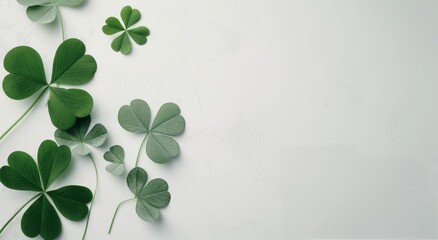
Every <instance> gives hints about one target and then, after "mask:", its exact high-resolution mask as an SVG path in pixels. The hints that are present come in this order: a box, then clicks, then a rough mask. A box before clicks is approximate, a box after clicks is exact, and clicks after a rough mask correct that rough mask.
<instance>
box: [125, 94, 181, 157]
mask: <svg viewBox="0 0 438 240" xmlns="http://www.w3.org/2000/svg"><path fill="white" fill-rule="evenodd" d="M180 114H181V110H180V108H179V107H178V105H176V104H175V103H166V104H164V105H162V106H161V107H160V109H159V110H158V113H157V116H155V119H154V121H153V122H152V125H151V126H149V125H150V120H151V110H150V108H149V105H148V104H147V103H146V102H145V101H143V100H140V99H135V100H133V101H131V104H130V105H129V106H128V105H125V106H123V107H122V108H120V110H119V114H118V119H119V123H120V125H121V126H122V127H123V128H124V129H126V130H127V131H130V132H136V133H145V134H146V136H145V138H144V140H146V139H147V143H146V153H147V155H148V156H149V158H150V159H151V160H152V161H154V162H156V163H167V162H168V161H169V160H171V159H173V158H175V157H177V156H178V155H179V153H180V149H179V145H178V143H177V142H176V141H175V140H174V139H173V138H172V137H170V136H178V135H180V134H182V133H183V132H184V129H185V120H184V118H183V117H182V116H181V115H180ZM144 140H143V142H144Z"/></svg>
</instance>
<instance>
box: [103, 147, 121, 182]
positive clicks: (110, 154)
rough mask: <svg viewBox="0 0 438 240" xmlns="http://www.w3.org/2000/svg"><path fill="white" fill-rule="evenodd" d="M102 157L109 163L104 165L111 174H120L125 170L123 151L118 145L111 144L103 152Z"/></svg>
mask: <svg viewBox="0 0 438 240" xmlns="http://www.w3.org/2000/svg"><path fill="white" fill-rule="evenodd" d="M103 158H104V159H105V160H107V161H108V162H110V163H111V164H110V165H108V166H106V168H105V169H106V170H107V171H108V172H110V173H111V174H113V175H121V174H122V173H123V172H124V171H125V166H124V162H125V151H124V150H123V148H122V147H121V146H119V145H115V146H112V147H111V148H110V150H109V151H107V152H105V154H104V155H103Z"/></svg>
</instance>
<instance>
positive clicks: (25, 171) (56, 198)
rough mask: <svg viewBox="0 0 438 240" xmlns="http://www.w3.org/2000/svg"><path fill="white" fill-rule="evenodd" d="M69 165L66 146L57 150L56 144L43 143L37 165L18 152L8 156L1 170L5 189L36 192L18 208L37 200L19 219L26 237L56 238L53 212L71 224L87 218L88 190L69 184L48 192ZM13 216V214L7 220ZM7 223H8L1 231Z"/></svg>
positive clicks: (58, 223)
mask: <svg viewBox="0 0 438 240" xmlns="http://www.w3.org/2000/svg"><path fill="white" fill-rule="evenodd" d="M70 162H71V152H70V149H69V148H68V147H67V146H59V147H58V145H57V144H56V143H55V142H53V141H51V140H46V141H44V142H42V143H41V145H40V147H39V149H38V161H37V162H35V160H34V159H33V158H32V157H31V156H30V155H29V154H27V153H25V152H20V151H17V152H13V153H11V154H10V155H9V157H8V165H7V166H3V167H2V168H0V182H1V183H2V184H3V185H4V186H6V187H7V188H10V189H14V190H23V191H32V192H36V193H37V194H36V195H35V196H34V197H33V198H31V199H30V200H29V201H28V202H27V203H26V204H25V205H24V206H23V207H22V208H20V209H19V211H21V209H23V208H24V207H25V206H26V205H27V204H29V203H31V202H32V201H33V200H35V199H36V200H35V201H34V202H33V203H32V204H31V206H30V207H29V208H28V209H27V210H26V211H25V213H24V214H23V217H22V219H21V229H22V232H23V233H24V234H25V235H26V236H28V237H30V238H34V237H36V236H38V235H41V237H42V238H43V239H55V238H57V237H58V236H59V235H60V233H61V230H62V224H61V220H60V218H59V215H58V213H57V211H56V209H57V210H58V211H59V212H60V213H61V214H62V215H63V216H64V217H65V218H67V219H69V220H72V221H80V220H82V219H84V218H85V217H86V216H87V214H88V207H87V203H89V202H90V201H91V199H92V193H91V191H90V190H89V189H88V188H86V187H82V186H75V185H71V186H65V187H61V188H59V189H56V190H49V188H50V186H51V185H52V184H53V183H54V182H55V181H56V180H57V179H58V178H59V177H60V176H61V175H62V174H64V173H65V171H66V169H67V168H68V166H69V164H70ZM53 204H54V206H53ZM55 207H56V209H55ZM17 213H18V212H17ZM15 216H16V214H15V215H14V216H13V217H12V218H11V219H10V220H12V219H13V218H14V217H15ZM9 223H10V221H8V222H7V223H6V225H5V226H4V227H3V228H2V230H3V229H4V228H5V227H6V226H7V225H8V224H9ZM0 233H1V232H0Z"/></svg>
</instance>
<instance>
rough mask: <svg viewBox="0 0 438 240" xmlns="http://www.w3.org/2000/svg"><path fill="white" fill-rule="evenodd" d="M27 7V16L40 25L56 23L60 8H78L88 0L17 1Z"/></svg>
mask: <svg viewBox="0 0 438 240" xmlns="http://www.w3.org/2000/svg"><path fill="white" fill-rule="evenodd" d="M17 1H18V3H20V4H21V5H24V6H26V7H27V9H26V14H27V16H28V17H29V19H30V20H32V21H33V22H36V23H39V24H47V23H51V22H53V21H55V19H56V17H57V15H58V14H59V6H67V7H78V6H81V5H82V4H84V3H85V1H86V0H17Z"/></svg>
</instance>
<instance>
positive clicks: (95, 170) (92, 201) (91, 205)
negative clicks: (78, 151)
mask: <svg viewBox="0 0 438 240" xmlns="http://www.w3.org/2000/svg"><path fill="white" fill-rule="evenodd" d="M88 156H89V157H90V159H91V162H92V163H93V166H94V172H95V175H96V186H95V188H94V193H93V198H92V199H91V203H90V211H88V216H87V223H86V224H85V230H84V234H83V235H82V240H84V239H85V236H86V235H87V231H88V223H89V222H90V215H91V209H92V208H93V203H94V199H95V198H96V194H97V186H98V184H99V174H98V172H97V166H96V162H95V161H94V159H93V156H91V153H90V154H88Z"/></svg>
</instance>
